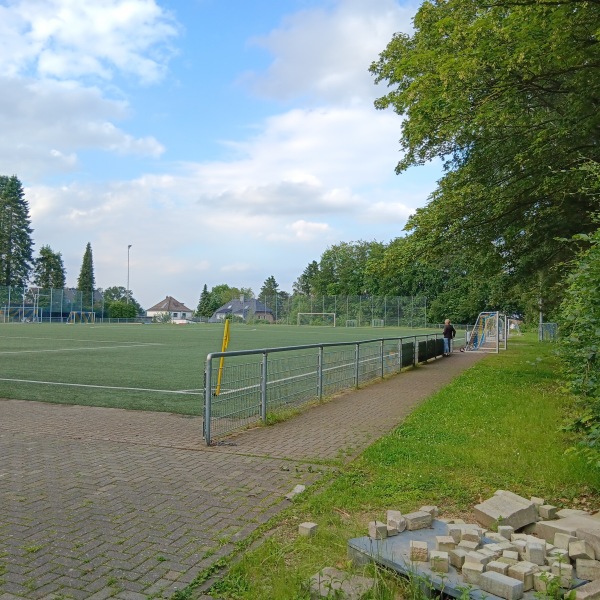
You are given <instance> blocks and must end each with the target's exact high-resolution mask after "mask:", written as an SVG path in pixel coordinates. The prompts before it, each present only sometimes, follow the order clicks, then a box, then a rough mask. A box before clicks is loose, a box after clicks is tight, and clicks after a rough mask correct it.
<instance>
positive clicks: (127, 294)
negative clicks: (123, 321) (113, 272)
mask: <svg viewBox="0 0 600 600" xmlns="http://www.w3.org/2000/svg"><path fill="white" fill-rule="evenodd" d="M131 246H132V244H129V245H128V246H127V289H126V290H125V294H126V296H127V304H129V251H130V250H131Z"/></svg>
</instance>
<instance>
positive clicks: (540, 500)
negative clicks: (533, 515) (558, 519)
mask: <svg viewBox="0 0 600 600" xmlns="http://www.w3.org/2000/svg"><path fill="white" fill-rule="evenodd" d="M530 500H531V501H532V502H533V503H534V504H535V505H536V506H542V505H544V504H546V501H545V500H544V499H543V498H536V497H535V496H531V498H530Z"/></svg>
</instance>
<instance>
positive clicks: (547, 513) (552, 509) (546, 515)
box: [538, 504, 558, 521]
mask: <svg viewBox="0 0 600 600" xmlns="http://www.w3.org/2000/svg"><path fill="white" fill-rule="evenodd" d="M538 512H539V515H540V518H541V519H543V520H544V521H551V520H552V519H556V518H557V516H556V513H557V512H558V508H557V507H556V506H552V505H551V504H543V505H542V506H538Z"/></svg>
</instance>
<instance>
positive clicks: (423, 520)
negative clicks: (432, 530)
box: [404, 510, 433, 531]
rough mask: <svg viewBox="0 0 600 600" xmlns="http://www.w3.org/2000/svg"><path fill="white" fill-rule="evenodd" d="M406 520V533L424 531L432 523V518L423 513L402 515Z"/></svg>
mask: <svg viewBox="0 0 600 600" xmlns="http://www.w3.org/2000/svg"><path fill="white" fill-rule="evenodd" d="M404 518H405V519H406V529H408V531H416V530H417V529H425V528H427V527H430V526H431V524H432V523H433V517H432V516H431V515H430V514H429V513H428V512H425V511H420V510H418V511H416V512H412V513H408V514H407V515H404Z"/></svg>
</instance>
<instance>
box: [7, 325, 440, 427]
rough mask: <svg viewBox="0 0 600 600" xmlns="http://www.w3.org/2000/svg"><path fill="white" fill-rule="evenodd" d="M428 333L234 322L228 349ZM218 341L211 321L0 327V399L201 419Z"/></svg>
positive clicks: (219, 335) (217, 327) (219, 330)
mask: <svg viewBox="0 0 600 600" xmlns="http://www.w3.org/2000/svg"><path fill="white" fill-rule="evenodd" d="M432 331H436V330H425V329H399V328H392V327H388V328H371V327H365V328H343V327H336V328H331V327H309V326H302V327H298V326H293V325H270V326H267V325H263V326H256V327H252V326H249V325H243V324H234V325H232V328H231V337H230V343H229V348H228V349H229V350H246V349H255V348H274V347H281V346H292V345H302V344H318V343H323V342H341V341H345V342H348V341H358V340H366V339H376V338H382V337H399V336H409V335H417V334H420V333H431V332H432ZM437 332H438V333H439V330H437ZM222 336H223V326H222V325H208V324H194V325H171V324H155V325H116V324H95V325H94V324H85V325H84V324H75V325H66V324H0V340H1V342H0V358H1V362H0V364H1V365H2V366H1V368H0V397H2V398H16V399H23V400H39V401H44V402H58V403H65V404H84V405H91V406H108V407H119V408H129V409H136V410H159V411H168V412H176V413H182V414H192V415H198V414H200V413H201V410H202V399H203V398H202V388H203V385H204V384H203V382H204V364H205V360H206V356H207V354H209V353H211V352H219V351H220V350H221V342H222Z"/></svg>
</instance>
